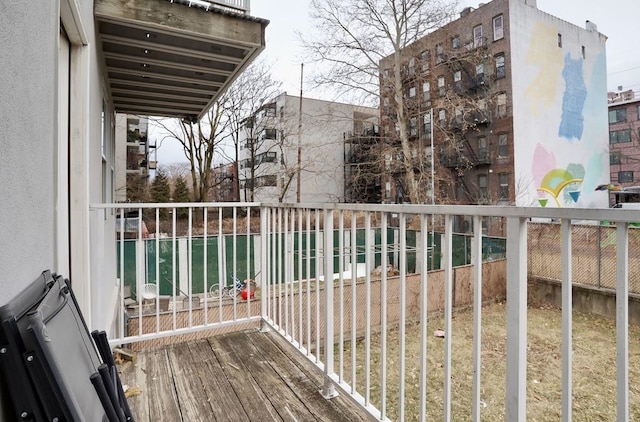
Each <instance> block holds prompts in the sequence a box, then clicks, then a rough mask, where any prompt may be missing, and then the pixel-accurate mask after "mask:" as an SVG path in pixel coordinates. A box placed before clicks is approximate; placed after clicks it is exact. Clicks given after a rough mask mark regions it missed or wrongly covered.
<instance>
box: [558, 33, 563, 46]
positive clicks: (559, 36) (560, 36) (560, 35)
mask: <svg viewBox="0 0 640 422" xmlns="http://www.w3.org/2000/svg"><path fill="white" fill-rule="evenodd" d="M558 47H562V34H558Z"/></svg>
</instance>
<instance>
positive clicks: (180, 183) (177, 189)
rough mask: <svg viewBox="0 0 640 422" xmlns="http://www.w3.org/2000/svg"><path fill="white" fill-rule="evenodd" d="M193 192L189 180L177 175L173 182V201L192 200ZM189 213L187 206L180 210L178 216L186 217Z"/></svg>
mask: <svg viewBox="0 0 640 422" xmlns="http://www.w3.org/2000/svg"><path fill="white" fill-rule="evenodd" d="M190 201H191V193H190V192H189V188H188V187H187V181H186V180H185V178H184V177H182V176H177V177H176V179H175V181H174V184H173V202H190ZM188 215H189V210H188V209H187V208H180V209H179V210H178V217H179V218H185V217H187V216H188Z"/></svg>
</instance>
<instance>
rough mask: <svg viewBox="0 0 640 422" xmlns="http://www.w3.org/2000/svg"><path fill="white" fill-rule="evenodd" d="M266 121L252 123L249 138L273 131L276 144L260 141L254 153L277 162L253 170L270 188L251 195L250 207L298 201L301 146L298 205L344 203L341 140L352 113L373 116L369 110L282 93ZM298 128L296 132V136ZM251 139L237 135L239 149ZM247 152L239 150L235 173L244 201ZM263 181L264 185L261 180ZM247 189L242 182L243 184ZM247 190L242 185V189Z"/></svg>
mask: <svg viewBox="0 0 640 422" xmlns="http://www.w3.org/2000/svg"><path fill="white" fill-rule="evenodd" d="M271 104H272V105H273V106H272V110H273V111H272V112H271V114H270V115H267V116H266V117H264V118H262V119H256V120H255V128H254V129H253V135H254V136H257V137H260V136H261V134H263V133H264V132H263V131H264V129H266V128H269V129H275V130H276V139H265V140H263V141H261V142H260V143H259V145H258V147H257V150H256V151H255V152H256V156H258V155H260V154H264V153H267V152H271V153H275V154H276V158H275V159H274V160H273V161H270V162H264V161H263V162H262V163H261V164H260V165H258V166H257V167H255V176H256V177H262V178H265V177H273V176H275V178H276V180H275V182H276V185H275V186H260V187H257V188H256V189H255V193H254V198H253V200H254V201H278V200H282V202H296V201H297V196H298V195H297V174H298V173H297V171H296V169H297V167H298V142H299V143H300V150H301V156H300V164H301V165H300V167H301V171H300V173H299V174H300V201H301V202H341V201H343V200H344V134H345V133H347V132H350V131H353V128H354V113H355V112H362V113H366V114H368V115H377V113H378V111H377V109H374V108H368V107H360V106H354V105H350V104H343V103H333V102H329V101H322V100H316V99H311V98H304V97H303V99H302V119H300V97H295V96H291V95H287V94H286V93H284V94H281V95H279V96H278V97H277V98H275V99H274V100H273V101H272V102H271V103H270V104H269V106H270V107H271ZM299 124H300V127H301V130H300V131H299V130H298V125H299ZM250 136H251V135H250V134H249V133H248V132H247V131H243V130H241V132H240V144H241V146H242V145H243V144H244V143H245V142H246V140H247V139H248V138H249V137H250ZM248 158H249V149H247V148H241V150H240V154H239V160H240V165H239V172H240V176H239V177H240V180H241V188H240V191H241V195H240V197H241V199H242V200H248V199H251V198H249V197H248V194H247V190H246V189H243V185H242V181H243V180H246V179H248V178H250V166H246V165H245V164H243V163H246V160H247V159H248ZM263 180H264V179H263ZM245 183H246V182H245ZM245 186H246V185H245Z"/></svg>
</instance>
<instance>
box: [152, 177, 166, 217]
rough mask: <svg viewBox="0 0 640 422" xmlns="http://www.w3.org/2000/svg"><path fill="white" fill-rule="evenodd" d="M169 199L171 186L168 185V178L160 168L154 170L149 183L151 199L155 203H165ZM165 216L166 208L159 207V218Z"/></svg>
mask: <svg viewBox="0 0 640 422" xmlns="http://www.w3.org/2000/svg"><path fill="white" fill-rule="evenodd" d="M170 200H171V187H170V186H169V179H167V176H166V175H165V174H164V172H163V171H162V169H159V170H158V171H157V172H156V177H155V178H154V179H153V183H151V201H152V202H157V203H167V202H169V201H170ZM166 217H167V209H166V208H162V209H160V218H166Z"/></svg>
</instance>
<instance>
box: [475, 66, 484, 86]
mask: <svg viewBox="0 0 640 422" xmlns="http://www.w3.org/2000/svg"><path fill="white" fill-rule="evenodd" d="M476 82H477V83H478V85H482V84H484V64H483V63H480V64H477V65H476Z"/></svg>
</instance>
